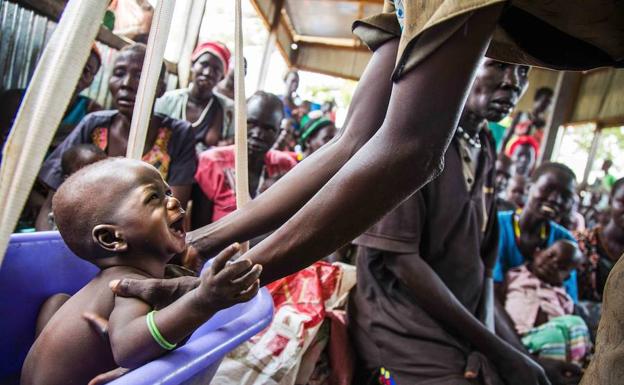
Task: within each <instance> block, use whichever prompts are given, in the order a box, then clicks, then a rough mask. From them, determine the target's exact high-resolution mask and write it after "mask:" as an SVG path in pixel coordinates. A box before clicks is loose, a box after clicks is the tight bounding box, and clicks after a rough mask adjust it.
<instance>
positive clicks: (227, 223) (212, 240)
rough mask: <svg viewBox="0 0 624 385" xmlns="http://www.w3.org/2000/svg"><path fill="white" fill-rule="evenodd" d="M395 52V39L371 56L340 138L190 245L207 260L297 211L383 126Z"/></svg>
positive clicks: (201, 231) (203, 231)
mask: <svg viewBox="0 0 624 385" xmlns="http://www.w3.org/2000/svg"><path fill="white" fill-rule="evenodd" d="M397 47H398V39H394V40H392V41H390V42H388V43H386V44H384V45H383V46H381V47H380V48H378V49H377V50H376V51H375V53H373V56H372V58H371V61H370V62H369V65H368V66H367V67H366V70H365V71H364V74H363V75H362V78H361V79H360V82H359V83H358V86H357V88H356V90H355V93H354V95H353V99H352V102H351V106H350V108H349V112H348V114H347V119H346V121H345V126H344V127H345V128H344V130H343V131H342V132H341V133H340V134H339V135H337V136H336V137H335V138H334V139H333V140H332V141H330V142H329V143H327V145H325V146H323V147H322V148H321V149H319V150H318V151H316V152H315V153H314V154H312V155H311V156H310V157H308V158H306V159H305V160H304V161H303V162H301V163H300V164H299V165H298V166H297V167H295V168H294V169H293V170H291V171H290V172H289V173H288V174H286V175H285V176H284V177H283V178H281V179H280V180H279V181H278V182H276V183H275V184H273V185H272V186H271V188H269V189H268V190H267V191H265V192H263V193H262V195H260V196H258V197H257V198H255V199H254V200H252V201H251V202H249V203H248V204H247V205H245V206H244V207H241V208H238V210H236V211H234V212H233V213H231V214H229V215H228V216H226V217H224V218H223V219H221V220H219V221H217V222H215V223H213V224H211V225H209V226H207V227H203V228H201V229H198V230H195V231H193V232H191V233H189V235H188V240H189V243H190V244H191V245H193V246H194V247H195V248H196V249H197V250H198V251H199V252H200V253H201V254H203V255H204V256H209V255H210V254H214V252H215V251H218V250H220V249H221V248H223V247H225V246H226V245H228V244H230V243H232V242H234V241H245V240H247V239H251V238H254V237H256V236H259V235H261V234H265V233H267V232H269V231H271V230H274V229H275V228H277V227H278V226H280V225H281V224H283V223H284V222H285V221H286V220H287V219H288V218H290V217H291V216H292V215H293V214H294V213H295V212H296V211H297V210H298V209H300V208H301V206H303V205H304V204H305V203H306V202H307V201H308V200H309V199H310V198H311V197H312V196H313V195H314V194H315V193H316V192H317V191H318V190H319V189H320V188H321V187H322V186H323V185H324V184H325V183H326V182H327V181H328V180H329V179H330V178H331V177H332V176H333V175H334V174H335V173H336V172H337V171H338V170H339V169H340V167H342V166H343V165H344V163H345V162H346V161H347V160H348V159H349V158H350V157H351V156H352V155H353V153H355V152H356V151H357V150H358V149H359V148H360V147H361V146H362V145H363V144H364V143H366V141H368V140H369V139H370V137H371V136H372V135H373V134H374V133H375V131H376V130H377V129H378V128H379V127H380V126H381V124H382V123H383V120H384V117H385V114H386V108H387V105H388V100H389V99H390V92H391V88H392V82H391V74H392V70H393V68H394V64H395V58H396V52H397ZM357 106H367V107H366V108H357ZM293 186H296V188H293Z"/></svg>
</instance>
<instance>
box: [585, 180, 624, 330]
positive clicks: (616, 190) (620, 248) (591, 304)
mask: <svg viewBox="0 0 624 385" xmlns="http://www.w3.org/2000/svg"><path fill="white" fill-rule="evenodd" d="M609 205H610V206H611V210H610V213H609V214H610V215H609V222H608V223H607V225H605V226H597V227H594V228H591V229H589V230H584V231H579V232H577V233H575V236H576V238H577V240H578V242H579V247H580V249H581V251H582V252H583V254H585V256H586V257H587V258H586V260H585V262H584V263H583V265H582V266H581V267H580V269H579V277H578V280H579V298H580V300H581V301H580V303H579V310H580V312H581V315H582V316H583V318H585V320H586V321H587V323H588V324H589V328H590V331H591V332H592V336H595V335H596V332H597V330H598V321H599V320H600V317H601V314H602V300H603V294H604V291H605V285H606V283H607V277H609V275H610V274H611V270H612V269H613V267H614V266H615V264H616V263H617V261H618V260H619V259H620V257H621V256H622V254H624V178H621V179H618V180H617V181H616V182H615V184H614V185H613V188H612V189H611V195H610V198H609Z"/></svg>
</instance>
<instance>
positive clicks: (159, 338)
mask: <svg viewBox="0 0 624 385" xmlns="http://www.w3.org/2000/svg"><path fill="white" fill-rule="evenodd" d="M154 313H156V310H152V311H151V312H149V313H147V317H145V320H146V322H147V328H148V329H149V332H150V334H151V335H152V338H153V339H154V341H156V342H157V343H158V345H160V347H161V348H163V349H165V350H173V349H175V347H176V346H177V344H172V343H170V342H169V341H167V340H166V339H165V337H163V335H162V334H160V330H158V327H156V322H154Z"/></svg>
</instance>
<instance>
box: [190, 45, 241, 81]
mask: <svg viewBox="0 0 624 385" xmlns="http://www.w3.org/2000/svg"><path fill="white" fill-rule="evenodd" d="M205 53H210V54H212V55H214V56H216V57H217V59H219V60H221V64H223V73H224V74H227V72H228V64H229V63H230V56H231V54H230V50H229V49H228V48H227V47H226V46H225V44H223V43H220V42H218V41H207V42H204V43H201V44H200V45H198V46H197V48H195V51H193V55H192V56H191V61H192V62H195V60H197V59H198V58H199V57H200V56H201V55H203V54H205Z"/></svg>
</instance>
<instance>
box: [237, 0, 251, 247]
mask: <svg viewBox="0 0 624 385" xmlns="http://www.w3.org/2000/svg"><path fill="white" fill-rule="evenodd" d="M235 6H236V10H235V23H234V24H235V36H234V42H235V44H234V55H235V59H234V62H235V67H234V104H235V109H236V113H235V115H234V129H235V131H234V142H235V144H236V149H235V166H234V168H235V171H236V207H238V208H241V207H243V206H244V205H245V204H247V202H249V200H250V196H249V175H248V173H249V172H248V168H247V163H248V159H247V103H246V100H245V71H244V69H243V28H242V7H241V0H236V1H235ZM248 249H249V242H245V243H241V253H244V252H246V251H247V250H248Z"/></svg>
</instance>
